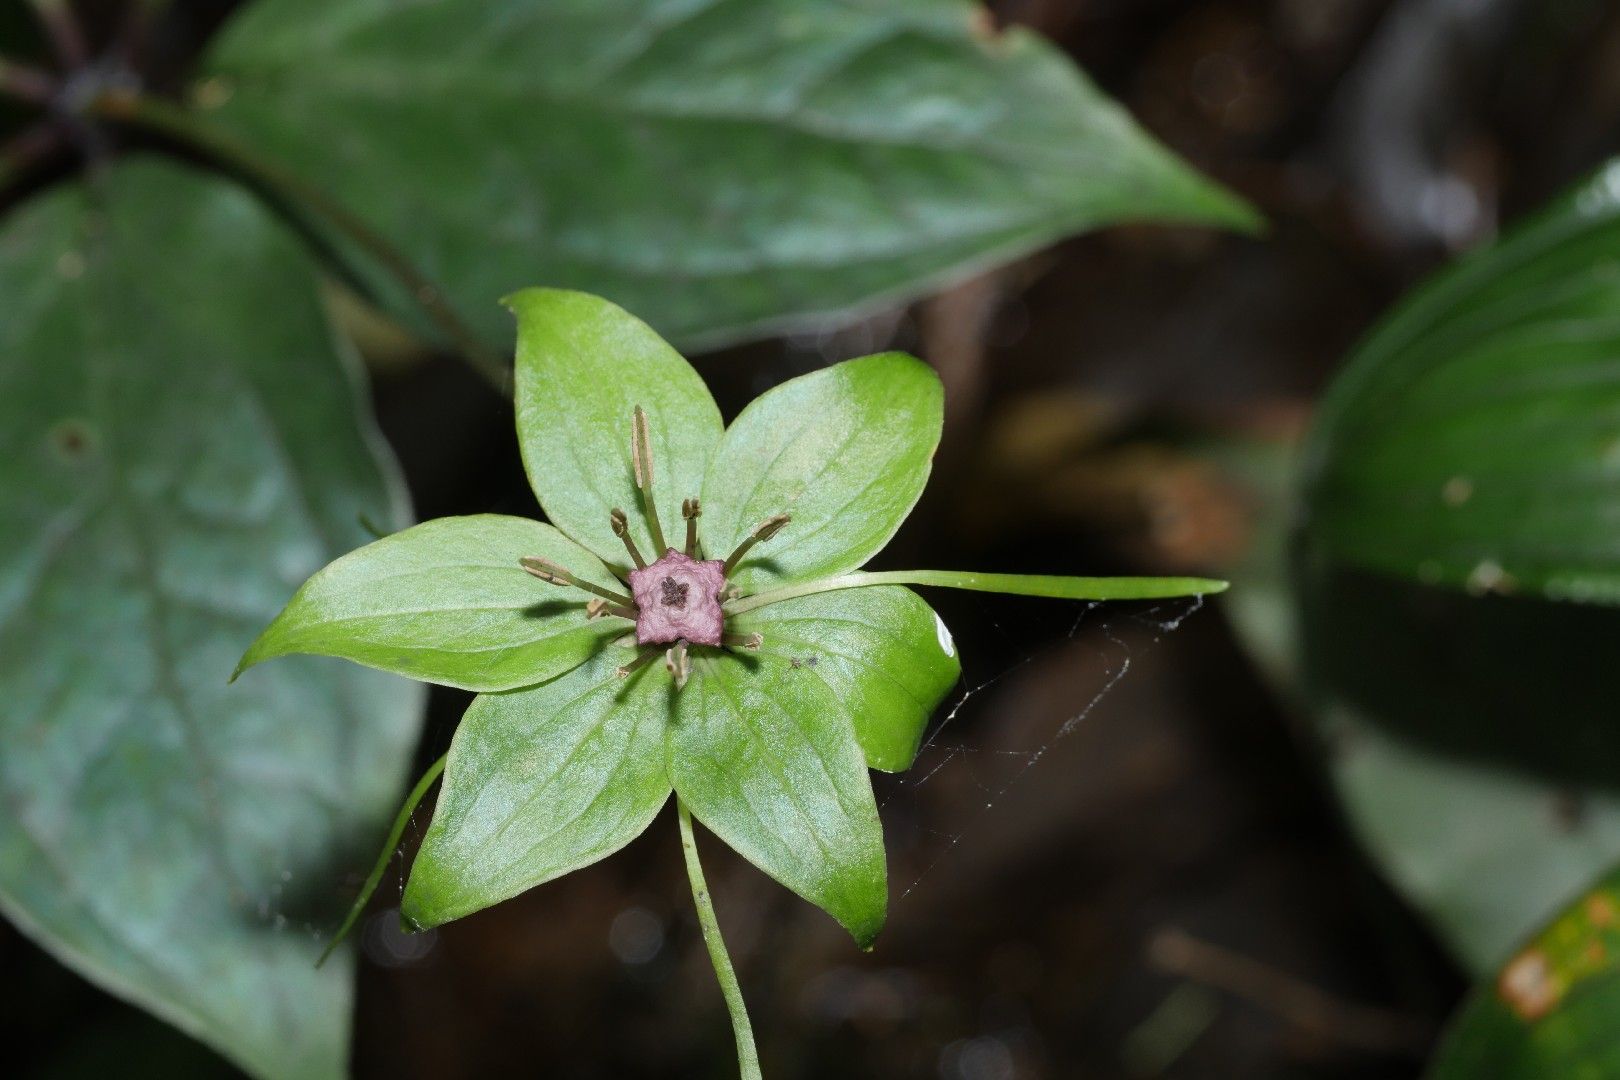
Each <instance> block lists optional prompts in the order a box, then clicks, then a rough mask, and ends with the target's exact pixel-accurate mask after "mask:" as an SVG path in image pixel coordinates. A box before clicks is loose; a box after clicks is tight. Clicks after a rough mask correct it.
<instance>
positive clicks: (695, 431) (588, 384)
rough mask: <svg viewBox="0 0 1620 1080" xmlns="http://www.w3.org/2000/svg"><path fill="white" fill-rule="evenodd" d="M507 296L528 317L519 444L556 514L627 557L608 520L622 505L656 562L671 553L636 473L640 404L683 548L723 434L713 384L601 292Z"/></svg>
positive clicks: (520, 365) (660, 491)
mask: <svg viewBox="0 0 1620 1080" xmlns="http://www.w3.org/2000/svg"><path fill="white" fill-rule="evenodd" d="M507 304H508V305H509V306H510V307H511V308H512V312H513V314H515V315H516V316H517V321H518V351H517V369H516V397H517V428H518V443H519V445H520V446H521V447H522V450H523V465H524V467H525V468H526V469H527V470H528V473H529V483H530V484H531V485H532V486H533V487H534V491H535V494H536V495H538V496H539V497H540V505H541V506H543V507H544V508H545V511H546V516H547V517H548V518H550V519H551V521H552V523H553V524H555V525H556V526H557V527H558V528H560V529H562V531H563V532H565V533H567V534H568V535H569V536H571V537H573V538H574V539H575V540H577V541H579V542H580V543H582V544H584V545H585V546H586V547H588V548H590V549H591V550H592V551H594V552H596V553H597V554H598V555H601V556H603V557H604V558H606V559H609V560H610V561H612V562H613V563H614V564H615V565H619V566H625V565H628V562H629V560H628V559H627V558H626V557H625V551H624V547H623V546H622V544H621V542H620V541H619V539H618V538H617V537H615V536H614V535H613V531H612V529H611V528H610V527H609V524H608V515H609V513H610V512H611V511H612V510H613V509H614V508H615V507H617V508H619V509H622V510H623V511H624V512H625V514H626V516H627V517H628V518H629V523H630V534H631V536H632V537H633V538H634V539H635V541H636V544H637V546H638V547H639V548H640V550H641V552H642V555H643V556H644V557H645V558H646V559H647V561H649V562H651V561H653V560H654V559H656V558H658V556H660V555H662V554H663V552H662V551H656V550H654V545H653V540H652V538H651V534H650V533H649V531H648V529H647V523H646V517H645V515H644V514H643V513H642V504H641V497H640V494H639V493H638V491H637V490H636V486H635V482H634V471H633V468H632V461H631V451H630V428H631V415H632V413H633V412H634V410H635V408H636V406H638V405H639V406H641V407H642V408H643V409H644V410H645V411H646V414H647V434H648V436H649V445H650V447H651V449H652V458H653V463H652V464H653V491H654V492H655V493H656V495H657V499H658V514H659V517H660V519H661V520H662V522H663V526H664V530H665V534H666V539H668V540H669V543H670V544H673V545H677V546H678V545H679V544H680V542H681V541H680V539H678V537H680V536H682V535H684V534H683V532H682V531H681V530H683V529H684V527H685V526H684V524H683V522H682V519H681V501H682V500H683V499H687V498H690V497H692V496H694V495H697V494H699V493H700V492H701V491H702V488H703V474H704V470H705V469H706V468H707V466H708V464H709V456H710V455H711V454H712V453H713V452H714V447H715V444H716V443H718V442H719V441H720V431H721V426H722V425H721V421H720V410H719V408H718V407H716V406H715V403H714V399H713V398H712V397H710V396H709V388H708V387H706V386H705V385H703V380H702V379H701V378H699V377H698V373H697V372H696V371H694V370H693V369H692V365H691V364H688V363H687V362H686V360H685V359H684V358H683V357H682V356H681V355H680V354H679V353H677V352H676V351H675V350H674V349H673V348H671V347H670V346H669V345H668V343H666V342H665V341H664V339H663V338H661V337H659V336H658V335H657V334H656V333H654V332H653V330H652V329H651V328H650V327H648V326H647V324H646V323H644V322H642V321H641V320H640V319H638V318H636V317H635V316H633V315H631V314H629V313H628V312H626V311H624V310H623V309H622V308H620V307H618V306H617V305H614V304H611V303H609V302H608V301H606V300H603V299H601V298H600V297H596V296H587V295H586V294H584V293H576V292H565V291H561V290H557V289H525V290H524V291H522V292H520V293H517V294H516V295H514V296H511V297H509V298H508V299H507ZM671 538H675V539H671Z"/></svg>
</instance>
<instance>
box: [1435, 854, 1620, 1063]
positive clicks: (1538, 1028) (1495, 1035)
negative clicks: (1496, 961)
mask: <svg viewBox="0 0 1620 1080" xmlns="http://www.w3.org/2000/svg"><path fill="white" fill-rule="evenodd" d="M1616 1073H1620V871H1614V870H1611V871H1610V872H1609V873H1607V874H1605V875H1604V876H1603V877H1602V878H1600V879H1599V880H1598V881H1597V882H1596V883H1595V884H1593V885H1591V886H1590V887H1589V888H1588V889H1587V890H1586V891H1585V892H1584V893H1583V894H1582V895H1581V896H1580V897H1578V898H1577V899H1576V900H1575V901H1574V902H1573V903H1571V904H1569V906H1568V907H1566V908H1565V909H1564V910H1563V911H1562V912H1561V913H1560V914H1559V915H1558V916H1557V918H1555V919H1553V920H1552V921H1551V922H1550V923H1549V924H1548V925H1546V926H1545V927H1543V928H1542V930H1541V931H1540V932H1539V933H1538V934H1536V936H1535V937H1534V938H1533V939H1532V940H1531V941H1529V942H1528V943H1526V944H1525V945H1524V946H1523V947H1522V948H1520V949H1519V950H1518V951H1517V952H1516V953H1515V954H1514V955H1513V956H1512V957H1511V958H1510V959H1509V960H1508V961H1507V963H1505V964H1503V965H1502V967H1501V969H1500V970H1499V971H1497V972H1496V973H1495V974H1494V975H1493V976H1491V977H1490V978H1488V979H1486V980H1485V981H1483V982H1482V983H1480V985H1478V986H1477V987H1475V989H1474V992H1473V994H1472V995H1471V996H1470V998H1469V1000H1468V1003H1467V1005H1466V1006H1465V1007H1464V1008H1463V1010H1462V1011H1461V1013H1460V1014H1459V1015H1458V1017H1457V1018H1456V1019H1455V1020H1454V1021H1453V1025H1452V1029H1451V1031H1450V1033H1449V1035H1448V1036H1447V1037H1446V1039H1445V1041H1444V1043H1442V1045H1441V1048H1440V1051H1439V1052H1438V1054H1436V1056H1435V1058H1434V1061H1433V1062H1432V1064H1431V1067H1430V1070H1429V1072H1428V1074H1427V1075H1428V1077H1429V1080H1475V1078H1477V1077H1490V1078H1492V1080H1540V1078H1543V1077H1554V1076H1571V1077H1573V1076H1593V1077H1598V1076H1614V1075H1615V1074H1616Z"/></svg>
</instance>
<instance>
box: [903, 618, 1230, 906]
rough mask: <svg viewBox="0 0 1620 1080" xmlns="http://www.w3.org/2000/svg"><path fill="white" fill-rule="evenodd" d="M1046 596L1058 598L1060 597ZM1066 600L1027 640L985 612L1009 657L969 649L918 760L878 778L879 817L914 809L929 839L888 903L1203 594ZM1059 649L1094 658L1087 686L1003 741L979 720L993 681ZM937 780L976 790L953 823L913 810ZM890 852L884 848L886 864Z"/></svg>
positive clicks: (945, 854)
mask: <svg viewBox="0 0 1620 1080" xmlns="http://www.w3.org/2000/svg"><path fill="white" fill-rule="evenodd" d="M1045 603H1048V604H1052V603H1057V604H1058V605H1060V606H1063V602H1054V601H1045ZM1070 606H1071V610H1072V614H1071V615H1070V616H1069V617H1068V619H1067V625H1066V626H1061V627H1060V629H1059V630H1058V632H1057V633H1055V634H1052V633H1048V634H1046V635H1043V636H1042V639H1041V640H1038V641H1036V642H1034V643H1033V644H1031V643H1029V642H1028V641H1019V640H1017V639H1015V638H1014V637H1013V636H1012V635H1010V634H1009V633H1008V632H1007V630H1006V629H1005V627H1004V626H1003V625H1002V624H1001V623H1000V622H998V621H996V620H995V619H989V620H988V623H989V625H990V626H991V628H992V629H993V630H994V631H995V632H996V633H997V634H998V635H1000V636H1001V637H1002V638H1003V639H1005V640H1006V641H1007V642H1008V643H1009V644H1010V645H1012V646H1013V647H1014V649H1015V653H1016V658H1015V659H1013V660H1011V661H1010V662H1009V661H1005V660H1003V661H1001V662H999V663H998V664H997V665H996V667H995V670H994V671H992V672H990V673H989V674H982V673H979V674H976V673H975V672H974V670H973V667H972V656H971V655H966V656H965V657H964V664H963V674H962V678H961V679H960V680H959V681H958V683H957V688H956V690H955V691H954V692H953V694H952V695H951V697H950V698H949V699H948V704H947V705H946V706H945V707H943V708H942V709H941V710H940V711H939V712H938V713H937V714H936V719H935V720H934V722H933V724H932V725H931V726H930V729H929V731H928V734H927V735H926V736H925V737H924V739H923V743H922V747H921V749H920V750H919V751H918V754H917V760H916V762H915V763H914V764H913V765H912V767H911V769H910V770H909V771H907V772H904V773H898V774H894V775H892V776H888V777H885V778H883V780H882V781H881V782H880V785H879V791H880V795H879V800H878V806H879V810H880V812H883V814H884V818H885V824H886V825H890V824H891V819H892V818H894V817H896V816H898V815H897V814H895V812H894V811H896V810H900V811H902V812H904V811H911V812H910V813H908V814H907V817H910V818H912V819H913V821H912V825H913V827H914V828H915V830H916V832H917V833H918V834H920V836H922V837H924V838H926V841H927V843H926V844H920V845H917V846H918V847H925V846H926V847H931V848H932V850H931V851H922V852H919V851H915V850H914V851H912V852H911V853H910V854H911V855H912V856H913V858H914V860H915V861H917V862H919V863H920V867H921V868H920V869H919V870H917V871H916V873H915V874H914V876H912V877H911V878H910V879H909V881H908V882H907V883H906V884H905V885H904V886H903V887H897V888H896V890H895V892H894V893H893V897H894V899H893V907H895V908H898V907H900V906H901V905H902V904H904V902H905V901H906V900H907V899H909V898H910V897H911V896H912V894H913V893H914V892H915V891H916V890H917V889H919V888H920V887H922V886H923V885H924V884H925V883H927V882H928V881H929V880H930V879H931V878H932V877H933V875H934V873H935V871H936V870H938V869H939V868H940V867H941V866H942V865H945V864H948V863H949V861H950V860H951V858H952V856H953V855H956V854H957V853H958V852H959V849H960V848H961V845H962V844H963V842H964V840H965V839H967V837H968V836H969V835H970V834H971V833H972V832H973V831H974V828H975V826H976V825H978V824H979V823H980V822H981V821H982V819H983V817H984V816H985V815H987V814H989V813H990V812H992V811H994V810H995V809H997V808H998V807H1000V806H1002V805H1003V804H1004V803H1005V802H1006V801H1007V800H1008V798H1009V796H1010V795H1011V794H1012V793H1013V791H1014V789H1015V788H1017V787H1018V785H1019V784H1020V782H1022V781H1023V780H1025V779H1026V778H1028V777H1029V776H1030V774H1031V773H1032V772H1033V770H1034V769H1035V767H1036V766H1037V765H1039V764H1041V762H1042V761H1044V760H1045V759H1046V758H1047V756H1048V755H1049V754H1050V753H1051V752H1052V751H1053V749H1054V748H1055V747H1057V746H1058V745H1059V744H1060V743H1062V742H1063V740H1065V739H1067V738H1068V737H1069V736H1071V735H1073V734H1074V733H1075V732H1076V731H1077V730H1079V729H1080V728H1081V727H1082V725H1084V724H1085V722H1086V721H1087V720H1088V719H1090V718H1091V717H1092V715H1093V714H1094V713H1095V712H1096V710H1097V708H1098V707H1099V706H1100V705H1101V704H1102V703H1103V701H1104V700H1105V699H1107V698H1108V696H1109V695H1110V694H1111V693H1112V692H1113V691H1114V690H1115V689H1116V688H1117V687H1118V686H1119V685H1120V683H1121V682H1123V681H1124V679H1125V678H1126V676H1127V675H1129V674H1130V672H1131V670H1132V668H1133V665H1135V664H1136V662H1137V661H1138V660H1140V659H1141V658H1142V657H1144V656H1145V655H1146V654H1147V653H1148V652H1150V651H1151V650H1153V649H1154V648H1156V647H1157V646H1158V645H1159V644H1161V643H1162V642H1163V640H1164V639H1165V638H1166V637H1168V636H1169V635H1170V634H1172V633H1174V632H1175V631H1176V630H1178V629H1180V628H1181V625H1182V623H1183V622H1184V621H1185V620H1186V619H1187V618H1188V617H1189V616H1191V615H1193V614H1194V613H1196V612H1197V611H1199V610H1200V609H1202V607H1203V606H1204V601H1203V598H1202V597H1188V598H1185V599H1177V600H1165V601H1159V602H1156V603H1153V604H1152V605H1150V606H1140V605H1123V606H1122V605H1120V604H1104V603H1098V602H1084V603H1074V604H1072V605H1070ZM983 614H984V612H983V611H981V615H983ZM1023 636H1024V637H1025V638H1028V637H1029V635H1027V634H1026V635H1023ZM1065 652H1072V653H1074V654H1075V655H1076V662H1077V663H1078V664H1082V665H1088V666H1090V665H1094V666H1090V667H1089V670H1088V672H1087V674H1088V675H1089V676H1090V679H1091V681H1092V684H1093V685H1092V688H1091V689H1090V690H1089V691H1088V692H1086V693H1085V695H1084V698H1083V700H1081V701H1080V702H1079V705H1078V707H1077V708H1075V709H1074V710H1073V711H1071V712H1068V713H1067V714H1065V715H1063V716H1062V717H1061V718H1060V719H1058V720H1057V722H1056V724H1055V726H1054V725H1052V724H1047V725H1046V726H1045V729H1044V730H1041V731H1038V732H1029V731H1026V732H1023V733H1022V735H1021V736H1020V739H1019V742H1020V743H1021V745H1014V746H1007V745H1000V742H1001V738H1000V735H1001V733H998V732H996V731H994V730H987V728H986V722H987V721H989V722H993V721H994V720H995V716H994V714H995V713H996V712H997V711H998V710H997V703H996V702H995V701H994V699H995V697H996V694H997V691H999V690H1002V689H1007V690H1012V689H1013V685H1012V684H1013V683H1015V682H1016V678H1015V676H1018V675H1019V674H1021V673H1024V672H1026V671H1029V670H1030V669H1032V668H1034V667H1036V666H1038V665H1039V664H1041V663H1042V662H1044V661H1046V660H1048V659H1053V658H1056V657H1057V656H1059V655H1060V654H1062V653H1065ZM1003 684H1006V685H1005V686H1004V685H1003ZM1031 735H1033V736H1034V737H1033V738H1031V737H1030V736H1031ZM939 782H949V783H950V784H951V785H952V787H953V788H954V789H955V790H956V791H957V792H959V793H960V792H963V791H967V792H971V793H972V794H974V795H976V796H978V798H977V799H976V800H975V801H974V803H972V804H964V805H960V806H953V807H951V808H949V810H948V813H949V816H950V818H951V820H952V821H953V822H955V823H956V824H955V825H954V826H953V827H952V828H951V829H950V830H942V829H940V828H938V827H937V826H935V825H930V824H925V823H923V820H922V819H924V818H926V817H928V816H930V814H929V813H928V812H927V811H923V812H921V813H919V812H917V811H918V810H919V807H918V806H917V805H916V804H918V802H919V793H920V792H921V791H922V789H923V788H925V787H928V786H930V785H932V784H935V783H939ZM908 804H910V805H908ZM936 809H937V808H936ZM936 816H937V815H936ZM918 855H920V856H921V857H920V859H919V858H917V856H918ZM894 862H895V860H894V859H893V858H892V857H891V870H892V869H894ZM897 885H898V883H897Z"/></svg>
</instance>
